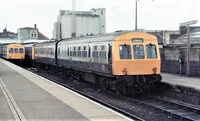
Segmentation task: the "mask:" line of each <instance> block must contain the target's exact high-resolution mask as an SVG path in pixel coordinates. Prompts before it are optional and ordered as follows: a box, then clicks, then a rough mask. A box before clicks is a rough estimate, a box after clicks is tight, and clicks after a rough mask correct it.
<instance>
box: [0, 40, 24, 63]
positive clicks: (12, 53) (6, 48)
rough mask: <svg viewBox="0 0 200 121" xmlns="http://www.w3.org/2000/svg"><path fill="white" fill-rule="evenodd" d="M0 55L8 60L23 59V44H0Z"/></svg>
mask: <svg viewBox="0 0 200 121" xmlns="http://www.w3.org/2000/svg"><path fill="white" fill-rule="evenodd" d="M0 57H2V58H4V59H6V60H10V61H22V60H24V59H25V48H24V45H23V44H19V43H10V44H3V45H0Z"/></svg>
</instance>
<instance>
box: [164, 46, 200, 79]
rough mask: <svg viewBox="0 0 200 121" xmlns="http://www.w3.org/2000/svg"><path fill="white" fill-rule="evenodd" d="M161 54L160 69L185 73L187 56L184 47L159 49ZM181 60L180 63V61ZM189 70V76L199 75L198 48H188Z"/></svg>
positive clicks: (199, 58) (199, 57) (199, 52)
mask: <svg viewBox="0 0 200 121" xmlns="http://www.w3.org/2000/svg"><path fill="white" fill-rule="evenodd" d="M160 54H161V68H162V69H161V71H162V72H167V73H174V74H180V72H181V73H182V74H183V75H186V72H187V56H186V48H170V47H165V48H162V49H160ZM180 60H182V63H180ZM190 72H191V76H200V48H191V50H190Z"/></svg>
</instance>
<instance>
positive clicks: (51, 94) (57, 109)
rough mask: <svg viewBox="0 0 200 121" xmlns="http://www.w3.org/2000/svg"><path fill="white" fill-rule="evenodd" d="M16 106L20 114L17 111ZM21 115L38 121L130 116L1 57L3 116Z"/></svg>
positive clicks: (114, 120)
mask: <svg viewBox="0 0 200 121" xmlns="http://www.w3.org/2000/svg"><path fill="white" fill-rule="evenodd" d="M9 99H10V102H9ZM11 102H12V103H11ZM16 110H17V112H18V114H17V113H15V111H16ZM18 115H19V116H20V117H22V119H23V120H35V121H36V120H54V121H55V120H56V121H57V120H59V121H126V120H130V119H128V118H126V117H124V116H123V115H121V114H118V113H116V112H114V111H112V110H110V109H107V108H105V107H103V106H101V105H100V104H98V103H95V102H93V101H91V100H88V99H87V98H84V97H83V96H80V95H79V94H76V93H74V92H72V91H70V90H68V89H66V88H64V87H62V86H60V85H58V84H55V83H53V82H51V81H49V80H47V79H45V78H43V77H40V76H38V75H36V74H34V73H32V72H29V71H27V70H25V69H23V68H21V67H18V66H16V65H14V64H12V63H10V62H7V61H5V60H3V59H0V120H16V118H18V117H17V116H18Z"/></svg>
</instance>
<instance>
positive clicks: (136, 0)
mask: <svg viewBox="0 0 200 121" xmlns="http://www.w3.org/2000/svg"><path fill="white" fill-rule="evenodd" d="M138 1H139V0H135V30H137V13H138V12H137V6H138V3H137V2H138ZM152 1H154V0H152Z"/></svg>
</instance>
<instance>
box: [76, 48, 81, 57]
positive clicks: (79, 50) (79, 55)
mask: <svg viewBox="0 0 200 121" xmlns="http://www.w3.org/2000/svg"><path fill="white" fill-rule="evenodd" d="M77 56H78V57H81V47H80V46H79V47H78V51H77Z"/></svg>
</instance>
